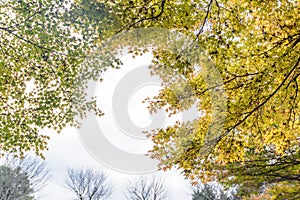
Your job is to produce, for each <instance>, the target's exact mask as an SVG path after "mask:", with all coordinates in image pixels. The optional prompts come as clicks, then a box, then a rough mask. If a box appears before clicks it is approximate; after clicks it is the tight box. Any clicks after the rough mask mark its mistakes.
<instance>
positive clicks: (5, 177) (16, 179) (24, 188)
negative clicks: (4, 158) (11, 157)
mask: <svg viewBox="0 0 300 200" xmlns="http://www.w3.org/2000/svg"><path fill="white" fill-rule="evenodd" d="M31 193H32V190H31V188H30V183H29V179H28V177H27V175H26V174H25V173H23V172H21V171H20V169H11V168H9V167H7V166H4V165H2V166H0V199H1V200H32V199H33V197H32V196H31V195H30V194H31Z"/></svg>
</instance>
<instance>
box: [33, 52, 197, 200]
mask: <svg viewBox="0 0 300 200" xmlns="http://www.w3.org/2000/svg"><path fill="white" fill-rule="evenodd" d="M121 59H122V61H123V63H124V65H123V67H122V68H121V69H119V70H108V71H107V72H106V73H105V74H104V75H103V80H104V81H103V82H101V84H98V85H97V87H96V90H95V96H96V97H97V98H98V100H97V103H98V105H99V107H100V108H101V110H102V111H103V112H104V113H105V115H104V116H103V117H99V118H98V117H97V123H98V126H99V127H97V128H96V129H95V130H98V128H99V130H100V132H101V133H97V134H102V135H104V137H106V139H107V141H109V142H110V143H111V144H112V145H113V146H114V147H116V148H117V149H119V150H120V151H122V152H125V153H127V154H125V155H139V156H144V155H143V154H144V153H146V152H147V150H150V149H151V146H152V143H151V141H150V140H149V139H146V138H145V137H143V135H142V134H141V133H139V131H140V130H147V129H149V128H153V127H155V126H156V125H159V126H162V127H166V126H167V125H171V124H172V123H174V122H175V121H176V120H178V118H180V117H182V116H180V115H177V116H174V117H173V118H172V119H168V118H166V117H165V115H164V114H160V115H158V116H156V118H155V117H151V115H150V114H149V112H148V110H147V104H145V103H142V100H143V99H144V98H145V97H147V96H152V95H155V94H156V93H157V92H158V90H159V89H160V86H159V82H158V81H157V80H155V79H151V78H149V76H148V75H145V71H143V70H139V69H142V68H144V69H145V68H147V66H148V65H149V64H150V62H151V59H152V55H151V54H145V55H144V56H142V57H137V58H135V59H133V58H132V56H131V55H124V56H123V57H121ZM143 76H145V77H143ZM139 78H140V79H139ZM137 79H139V80H140V81H136V80H137ZM124 121H125V122H128V123H127V124H125V125H124ZM161 122H162V123H161ZM128 124H130V125H128ZM122 126H123V127H122ZM157 128H160V127H157ZM43 131H44V133H46V134H48V135H49V136H50V137H51V139H50V142H49V151H47V152H46V153H45V157H46V162H47V164H48V167H49V169H50V173H51V178H50V180H49V181H48V182H47V185H46V187H45V188H44V189H43V190H42V191H41V192H40V194H39V195H40V197H39V199H42V200H68V199H74V197H75V196H74V195H73V194H72V193H71V192H70V191H69V190H68V189H66V187H65V180H66V171H67V168H68V167H73V168H82V167H92V168H94V169H101V170H103V171H104V172H106V173H107V175H108V182H109V183H111V185H112V186H113V191H114V192H113V195H112V197H111V199H112V200H122V199H124V200H125V199H126V198H125V197H124V194H125V193H126V185H127V184H128V181H129V180H131V181H132V180H137V179H138V178H140V177H141V175H143V168H139V169H138V171H136V172H134V170H131V168H130V167H131V166H130V164H132V163H133V164H135V165H140V166H143V164H144V163H143V161H142V162H140V163H137V161H135V160H130V156H128V157H126V156H125V157H124V156H122V155H123V154H122V155H119V157H118V155H114V154H113V153H112V152H111V151H110V150H109V149H105V148H104V149H103V148H102V146H105V145H104V144H103V143H102V141H98V143H97V142H95V145H96V146H97V147H99V148H98V149H96V150H97V151H101V152H102V153H103V152H105V155H107V156H108V158H110V157H111V158H112V159H117V161H118V162H116V163H117V164H115V165H111V164H109V163H108V162H106V161H105V158H103V159H102V157H101V156H98V154H97V152H95V150H93V149H91V148H89V146H91V145H93V144H90V143H89V142H88V143H87V142H86V141H84V138H83V137H82V134H87V133H85V132H83V131H78V130H76V129H75V128H71V127H67V128H65V129H64V130H63V131H62V132H61V133H60V134H57V133H55V132H54V131H52V130H48V129H47V130H43ZM92 142H94V141H92ZM101 148H102V149H101ZM93 151H94V152H93ZM113 157H115V158H113ZM143 159H144V158H143ZM147 159H149V158H148V157H145V163H146V162H147ZM119 161H120V162H119ZM125 165H126V166H125ZM127 165H128V166H129V168H126V167H127ZM128 169H129V170H128ZM152 171H154V170H152ZM132 173H135V174H132ZM152 174H156V175H158V176H159V177H160V176H161V177H162V178H163V179H164V180H165V186H166V188H167V190H168V191H169V192H170V194H171V199H174V200H183V199H184V200H185V199H191V197H190V193H191V187H190V185H189V184H188V182H187V181H186V180H184V178H183V176H182V175H180V173H179V172H178V171H176V170H175V169H173V170H171V171H167V172H156V173H150V174H148V175H150V176H151V175H152Z"/></svg>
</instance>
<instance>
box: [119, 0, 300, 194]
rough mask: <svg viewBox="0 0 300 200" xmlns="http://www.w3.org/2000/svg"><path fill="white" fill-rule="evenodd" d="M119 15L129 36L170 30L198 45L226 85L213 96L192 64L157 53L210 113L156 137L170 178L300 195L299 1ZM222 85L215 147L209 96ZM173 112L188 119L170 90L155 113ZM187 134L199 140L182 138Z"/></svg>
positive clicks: (218, 0) (144, 5)
mask: <svg viewBox="0 0 300 200" xmlns="http://www.w3.org/2000/svg"><path fill="white" fill-rule="evenodd" d="M114 9H115V13H116V15H117V16H120V18H121V19H122V22H123V23H124V24H123V30H126V29H132V28H139V27H143V28H144V27H164V28H168V29H172V30H175V31H179V32H181V33H184V34H187V35H189V36H191V37H193V38H194V40H195V42H196V43H197V44H198V45H199V46H201V47H204V49H205V50H206V51H207V53H208V55H209V56H210V57H211V59H212V61H213V62H214V63H215V66H216V68H217V69H218V71H219V72H220V74H221V76H222V79H223V83H222V84H221V85H216V86H215V87H213V88H208V87H207V84H206V83H205V80H203V77H201V73H200V74H197V72H195V71H193V70H191V68H190V65H191V63H189V62H188V60H184V59H181V58H179V57H180V56H178V55H174V54H170V53H168V52H167V51H165V50H162V51H155V52H154V55H155V58H156V60H155V63H154V64H153V65H154V66H155V65H156V66H157V65H160V66H163V65H165V66H169V67H173V68H174V69H181V70H179V71H180V72H181V73H182V74H183V75H184V76H185V77H186V78H187V82H188V83H189V84H190V85H191V86H192V88H194V92H193V94H194V96H195V97H197V98H198V99H200V103H199V110H202V111H204V112H205V115H204V116H203V117H201V118H199V119H198V120H197V121H195V122H193V123H192V125H191V123H182V124H178V125H175V126H173V127H168V128H167V129H161V130H159V131H158V132H156V134H155V135H154V136H153V141H154V143H155V146H154V148H153V150H152V151H151V153H152V154H151V155H152V157H153V158H157V159H159V160H160V164H161V165H160V166H161V169H168V168H171V167H173V166H177V167H178V168H179V169H182V170H183V173H184V174H185V175H186V176H187V177H188V178H190V179H191V180H193V179H195V178H196V177H200V178H201V179H202V180H211V179H213V178H218V179H219V180H222V181H223V182H227V183H230V184H239V185H240V187H246V188H247V187H249V186H250V185H252V186H253V187H254V188H255V187H256V186H257V184H263V183H267V184H268V186H269V187H270V188H273V190H272V189H270V190H272V195H274V198H285V197H287V196H289V195H291V196H296V195H299V190H297V189H296V188H298V187H299V167H300V166H299V138H300V135H299V133H300V121H299V102H300V101H299V86H298V81H299V75H300V71H299V70H300V65H299V62H300V57H299V55H300V54H299V53H300V52H299V51H300V45H299V42H300V32H299V27H300V26H299V22H300V20H299V18H300V15H299V13H300V12H299V9H300V6H299V2H298V1H235V0H231V1H229V0H210V1H192V2H190V1H176V0H169V1H167V0H161V1H118V2H117V3H115V5H114ZM171 61H172V62H171ZM219 86H222V87H223V88H224V90H225V93H226V99H227V100H226V110H224V113H223V114H224V115H225V116H226V120H225V121H224V122H221V123H222V127H223V128H222V130H216V131H220V134H219V137H215V138H211V140H209V141H208V140H206V139H205V138H207V137H206V136H207V134H211V133H210V132H209V130H210V129H209V128H210V126H211V124H212V123H218V121H216V120H218V119H216V118H215V117H214V113H213V112H212V105H213V103H214V102H211V101H210V99H211V96H210V91H213V90H215V89H218V87H219ZM166 105H169V106H170V107H169V108H168V110H167V111H169V112H170V113H172V112H174V110H175V112H176V111H181V110H182V106H181V104H180V101H179V100H178V95H174V93H172V92H170V90H169V89H168V88H165V89H163V90H161V92H160V94H159V95H158V96H156V97H155V98H154V100H153V101H152V107H154V108H155V107H164V106H166ZM212 121H213V122H212ZM188 126H189V127H192V130H193V131H192V132H191V133H192V134H189V133H186V134H182V132H184V131H185V130H187V127H188ZM191 135H192V136H191ZM187 137H188V140H185V139H186V138H187ZM184 141H187V142H184ZM203 150H205V151H204V153H203ZM246 169H247V170H246ZM232 177H233V178H232ZM255 185H256V186H255ZM284 185H289V186H288V187H289V190H287V189H286V187H284ZM254 188H252V189H254ZM279 188H281V189H279ZM241 191H242V190H241ZM289 193H290V194H289Z"/></svg>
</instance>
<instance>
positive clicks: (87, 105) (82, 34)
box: [0, 0, 116, 155]
mask: <svg viewBox="0 0 300 200" xmlns="http://www.w3.org/2000/svg"><path fill="white" fill-rule="evenodd" d="M114 22H115V19H113V17H111V15H110V14H109V10H108V9H107V8H106V7H105V5H104V4H102V3H98V2H97V1H82V2H78V3H71V2H70V1H60V0H30V1H25V0H21V1H1V2H0V35H1V37H0V46H1V47H0V49H1V50H0V73H1V77H0V134H1V135H0V147H1V150H3V151H9V152H19V153H21V154H23V153H24V152H25V151H28V150H33V151H35V152H36V153H37V154H38V155H42V154H41V151H43V150H45V149H47V141H48V140H49V136H47V135H46V134H45V133H44V132H43V131H41V130H42V129H43V128H52V129H55V130H57V131H58V132H59V131H60V130H62V128H63V127H65V126H67V125H71V126H76V125H77V123H76V121H75V117H76V116H80V117H82V116H84V114H85V113H86V111H87V110H94V111H96V113H97V114H101V112H100V111H99V110H97V108H96V106H95V102H94V101H93V100H91V99H87V98H86V97H85V95H84V92H83V91H82V88H81V87H76V85H79V84H82V85H84V84H85V83H84V82H80V83H78V76H79V74H84V75H85V76H91V75H94V76H93V77H96V76H97V73H100V71H101V70H100V69H99V70H97V72H95V70H94V71H91V70H85V69H84V67H82V66H81V65H80V63H82V62H83V60H85V59H86V58H87V57H88V56H89V52H90V51H91V49H92V48H93V47H94V46H95V43H96V41H98V40H100V38H101V37H104V35H106V34H107V33H106V32H108V31H107V30H108V29H109V27H113V26H114V25H115V24H116V23H114ZM104 27H105V29H104ZM102 28H103V30H102Z"/></svg>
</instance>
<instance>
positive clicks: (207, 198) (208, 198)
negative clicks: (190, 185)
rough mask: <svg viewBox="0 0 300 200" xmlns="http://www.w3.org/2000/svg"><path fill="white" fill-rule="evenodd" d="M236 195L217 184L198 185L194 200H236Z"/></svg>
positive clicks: (195, 189) (193, 194) (194, 190)
mask: <svg viewBox="0 0 300 200" xmlns="http://www.w3.org/2000/svg"><path fill="white" fill-rule="evenodd" d="M234 199H236V198H235V197H234V194H231V193H230V192H228V191H225V190H224V189H223V188H222V186H221V185H220V184H217V183H216V182H211V183H206V184H203V185H197V186H196V188H194V189H193V193H192V200H234Z"/></svg>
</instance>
